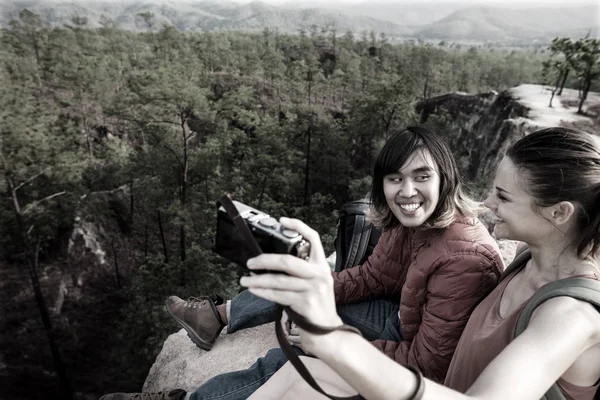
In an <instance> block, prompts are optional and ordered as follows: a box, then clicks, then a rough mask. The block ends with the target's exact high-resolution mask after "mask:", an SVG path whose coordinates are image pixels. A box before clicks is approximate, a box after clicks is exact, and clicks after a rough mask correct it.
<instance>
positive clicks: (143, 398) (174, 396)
mask: <svg viewBox="0 0 600 400" xmlns="http://www.w3.org/2000/svg"><path fill="white" fill-rule="evenodd" d="M185 394H186V392H185V390H181V389H175V390H171V391H170V392H154V393H151V392H148V393H112V394H105V395H104V396H102V397H100V400H183V399H184V398H185Z"/></svg>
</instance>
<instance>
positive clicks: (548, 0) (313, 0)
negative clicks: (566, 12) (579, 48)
mask: <svg viewBox="0 0 600 400" xmlns="http://www.w3.org/2000/svg"><path fill="white" fill-rule="evenodd" d="M234 1H237V2H238V3H249V2H250V1H252V0H234ZM262 1H264V2H265V3H269V4H276V5H280V4H285V3H296V4H302V3H308V4H311V5H313V4H327V3H329V4H332V3H333V4H336V3H347V4H352V3H354V4H355V3H369V1H368V0H291V1H290V0H262ZM373 2H377V3H400V4H402V3H416V2H419V3H477V4H481V5H483V4H506V5H523V4H532V5H549V4H552V5H564V6H567V5H571V4H573V3H577V4H598V1H597V0H570V1H565V0H526V1H523V0H374V1H373Z"/></svg>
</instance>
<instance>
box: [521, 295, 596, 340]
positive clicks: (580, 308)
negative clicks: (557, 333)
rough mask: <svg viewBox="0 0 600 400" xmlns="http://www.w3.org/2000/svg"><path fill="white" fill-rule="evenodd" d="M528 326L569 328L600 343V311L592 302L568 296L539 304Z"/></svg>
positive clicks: (541, 328)
mask: <svg viewBox="0 0 600 400" xmlns="http://www.w3.org/2000/svg"><path fill="white" fill-rule="evenodd" d="M528 326H533V327H538V328H539V329H540V330H545V329H553V328H555V327H559V328H560V329H565V330H566V329H569V330H573V331H576V332H577V333H578V334H581V335H584V336H588V337H589V338H590V339H591V340H592V341H593V342H594V343H600V312H599V310H597V309H596V308H595V307H594V306H593V305H592V304H591V303H588V302H586V301H582V300H577V299H575V298H572V297H568V296H559V297H555V298H552V299H549V300H547V301H545V302H544V303H542V304H541V305H539V306H538V307H537V308H536V309H535V311H534V312H533V314H532V315H531V320H530V322H529V325H528Z"/></svg>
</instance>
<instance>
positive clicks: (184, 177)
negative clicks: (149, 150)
mask: <svg viewBox="0 0 600 400" xmlns="http://www.w3.org/2000/svg"><path fill="white" fill-rule="evenodd" d="M186 119H187V116H186V117H184V116H183V115H182V117H181V135H182V139H183V160H182V161H183V169H182V171H181V187H180V192H179V193H180V197H179V201H180V202H181V208H182V210H183V211H184V212H185V208H186V204H187V184H188V169H189V159H188V142H189V139H190V137H188V135H187V133H186V131H185V121H186ZM190 136H191V135H190ZM179 258H180V260H181V261H185V258H186V254H185V224H184V223H183V222H182V223H181V226H180V227H179Z"/></svg>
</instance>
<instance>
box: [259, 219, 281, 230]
mask: <svg viewBox="0 0 600 400" xmlns="http://www.w3.org/2000/svg"><path fill="white" fill-rule="evenodd" d="M258 223H259V224H261V225H263V226H266V227H269V228H272V227H274V226H275V225H277V220H276V219H275V218H273V217H269V218H263V219H261V220H260V221H258Z"/></svg>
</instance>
